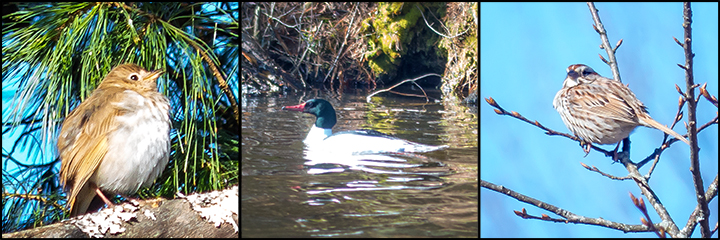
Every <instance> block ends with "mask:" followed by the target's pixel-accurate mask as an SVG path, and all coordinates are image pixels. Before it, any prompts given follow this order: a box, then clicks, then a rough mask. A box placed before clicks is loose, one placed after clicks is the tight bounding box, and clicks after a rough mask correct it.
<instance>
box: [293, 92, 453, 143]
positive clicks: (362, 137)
mask: <svg viewBox="0 0 720 240" xmlns="http://www.w3.org/2000/svg"><path fill="white" fill-rule="evenodd" d="M282 109H283V110H290V111H298V112H304V113H309V114H312V115H315V117H316V120H315V124H313V126H312V128H310V132H308V135H307V137H306V138H305V140H304V141H303V142H304V143H305V145H307V147H308V148H311V147H318V148H319V147H322V148H323V149H326V150H328V151H334V152H344V153H352V154H375V153H423V152H431V151H435V150H440V149H444V148H447V147H448V146H446V145H443V146H433V145H425V144H420V143H414V142H410V141H407V140H403V139H400V138H397V137H394V136H390V135H387V134H384V133H381V132H378V131H374V130H364V129H363V130H352V131H345V132H338V133H335V134H332V127H333V126H335V123H337V118H336V117H335V109H334V108H333V107H332V105H331V104H330V103H329V102H328V101H325V100H324V99H319V98H317V99H311V100H308V101H307V102H305V103H302V104H298V105H294V106H285V107H283V108H282Z"/></svg>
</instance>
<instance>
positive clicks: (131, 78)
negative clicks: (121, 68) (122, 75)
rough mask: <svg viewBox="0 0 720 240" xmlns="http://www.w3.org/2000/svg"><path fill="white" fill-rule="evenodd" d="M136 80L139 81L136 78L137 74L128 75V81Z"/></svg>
mask: <svg viewBox="0 0 720 240" xmlns="http://www.w3.org/2000/svg"><path fill="white" fill-rule="evenodd" d="M138 79H140V77H138V75H137V74H134V73H133V74H130V80H133V81H137V80H138Z"/></svg>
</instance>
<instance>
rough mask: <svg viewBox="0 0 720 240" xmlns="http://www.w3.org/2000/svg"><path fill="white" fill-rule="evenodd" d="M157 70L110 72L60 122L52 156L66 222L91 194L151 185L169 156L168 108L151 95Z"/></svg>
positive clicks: (87, 203)
mask: <svg viewBox="0 0 720 240" xmlns="http://www.w3.org/2000/svg"><path fill="white" fill-rule="evenodd" d="M162 73H163V71H162V70H156V71H152V72H150V71H146V70H145V69H143V68H142V67H140V66H137V65H135V64H123V65H120V66H117V67H115V68H113V69H112V70H111V71H110V73H108V74H107V76H105V79H103V80H102V82H101V83H100V86H98V88H97V89H95V91H94V92H93V93H92V95H90V97H88V98H87V99H85V101H83V102H82V103H81V104H80V106H78V107H77V108H76V109H75V110H73V111H72V112H71V113H70V115H68V116H67V117H66V118H65V122H64V123H63V126H62V129H61V131H60V137H59V138H58V144H57V147H58V152H59V153H60V159H61V160H62V166H61V168H60V182H61V183H62V184H63V185H64V186H65V191H66V192H67V193H68V205H69V207H70V216H77V215H80V214H83V213H85V212H86V211H87V209H88V207H89V206H90V203H91V202H92V200H93V198H94V197H95V195H96V194H97V195H98V196H99V197H101V198H102V199H103V200H104V201H105V202H106V203H107V204H108V205H111V203H110V202H109V201H108V200H107V198H106V197H105V196H104V195H103V192H105V193H110V194H112V195H109V196H111V197H112V196H114V195H116V194H128V193H135V192H137V190H138V189H140V187H147V186H149V185H150V184H152V183H153V182H154V181H155V178H157V177H158V175H160V173H162V171H163V169H165V165H167V162H168V158H169V154H170V118H169V116H168V110H169V108H170V105H169V102H168V100H167V98H165V96H163V95H162V94H161V93H159V92H158V90H157V79H158V77H159V76H160V75H161V74H162Z"/></svg>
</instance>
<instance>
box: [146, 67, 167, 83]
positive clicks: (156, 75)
mask: <svg viewBox="0 0 720 240" xmlns="http://www.w3.org/2000/svg"><path fill="white" fill-rule="evenodd" d="M163 73H165V70H163V69H158V70H155V71H152V72H151V73H150V76H148V78H147V79H152V80H156V79H157V78H159V77H160V75H162V74H163Z"/></svg>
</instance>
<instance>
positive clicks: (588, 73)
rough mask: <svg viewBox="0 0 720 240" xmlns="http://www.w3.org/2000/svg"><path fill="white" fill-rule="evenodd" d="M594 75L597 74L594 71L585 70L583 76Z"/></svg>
mask: <svg viewBox="0 0 720 240" xmlns="http://www.w3.org/2000/svg"><path fill="white" fill-rule="evenodd" d="M593 73H595V71H593V70H592V69H589V68H586V69H583V71H582V75H583V76H587V75H590V74H593Z"/></svg>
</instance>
